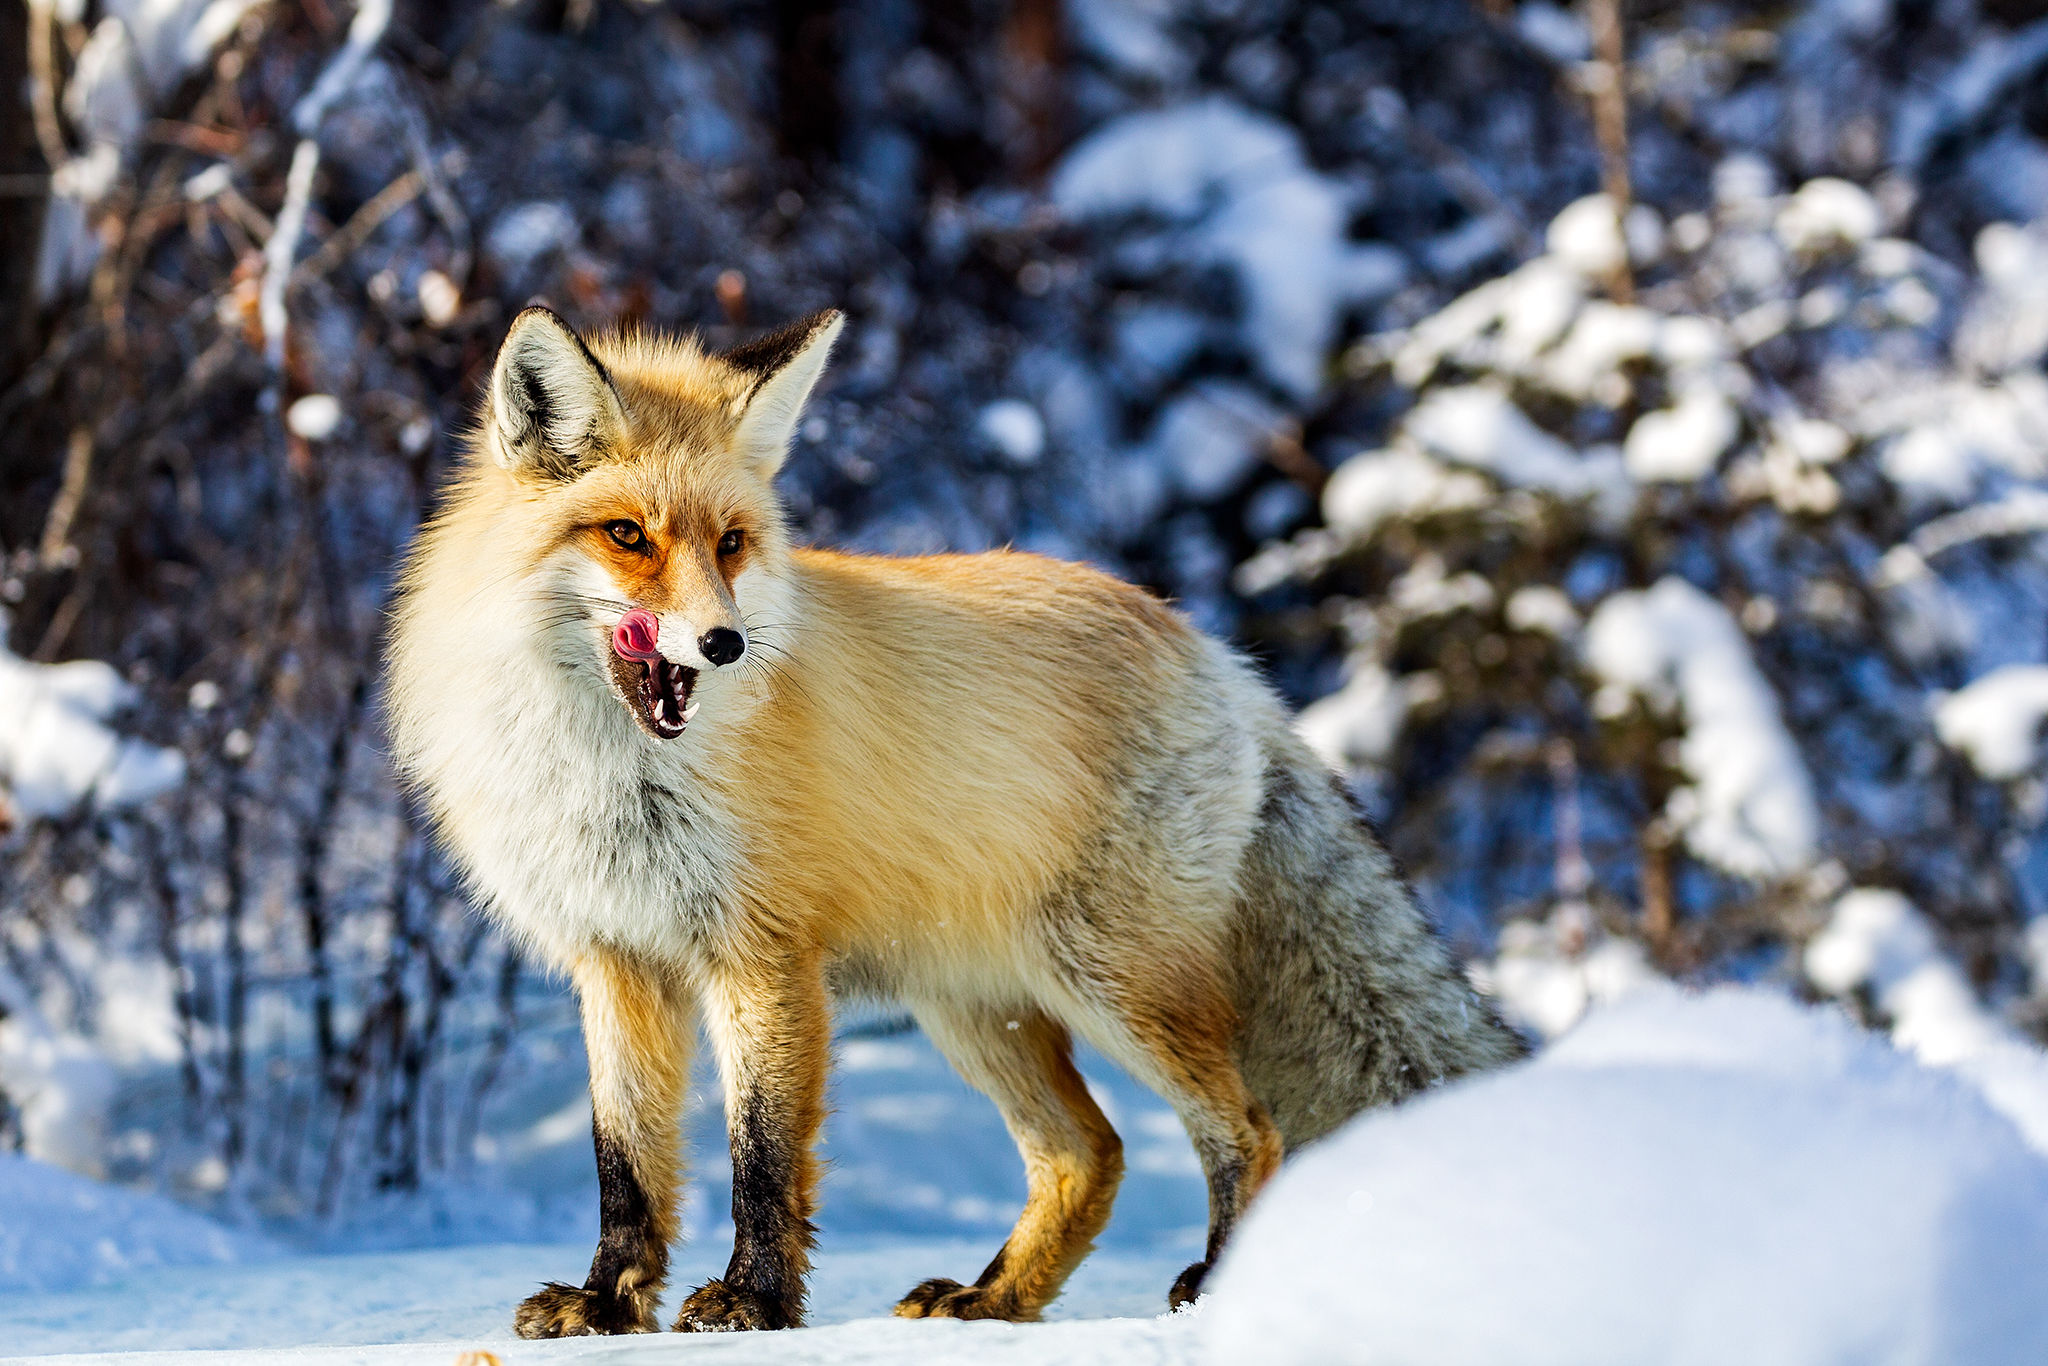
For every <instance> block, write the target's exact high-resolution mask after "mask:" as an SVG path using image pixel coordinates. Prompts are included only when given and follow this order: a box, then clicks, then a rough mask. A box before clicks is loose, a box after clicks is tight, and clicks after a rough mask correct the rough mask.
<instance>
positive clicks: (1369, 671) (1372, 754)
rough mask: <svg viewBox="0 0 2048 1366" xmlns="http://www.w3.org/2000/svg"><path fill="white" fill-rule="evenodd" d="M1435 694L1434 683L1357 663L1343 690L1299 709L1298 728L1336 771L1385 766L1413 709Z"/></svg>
mask: <svg viewBox="0 0 2048 1366" xmlns="http://www.w3.org/2000/svg"><path fill="white" fill-rule="evenodd" d="M1434 690H1435V689H1434V688H1433V687H1432V686H1431V682H1430V681H1425V680H1421V679H1414V678H1396V677H1394V675H1392V674H1391V673H1389V672H1387V670H1386V669H1384V668H1382V667H1381V666H1380V665H1379V664H1377V663H1375V662H1373V661H1371V660H1367V659H1359V660H1357V661H1355V662H1354V663H1353V665H1352V668H1351V674H1350V677H1349V678H1347V679H1346V680H1345V682H1344V686H1343V687H1341V688H1339V689H1337V691H1335V692H1333V693H1331V694H1330V695H1329V696H1327V697H1321V698H1318V699H1316V700H1315V701H1314V702H1311V703H1309V704H1308V705H1307V706H1306V707H1303V708H1302V709H1301V713H1300V715H1298V716H1297V717H1295V721H1294V728H1295V730H1296V732H1298V733H1299V734H1300V736H1301V738H1302V739H1303V740H1305V741H1307V742H1308V747H1309V748H1310V749H1312V750H1314V751H1315V752H1316V754H1317V755H1318V756H1320V757H1321V758H1322V760H1323V762H1324V763H1326V764H1328V765H1330V767H1332V768H1335V769H1340V770H1341V769H1345V768H1349V767H1350V766H1352V765H1354V764H1384V763H1386V762H1387V761H1388V760H1389V759H1391V758H1392V757H1393V754H1394V746H1395V744H1396V743H1397V742H1398V741H1399V740H1400V738H1401V727H1402V726H1403V725H1404V724H1406V723H1407V720H1408V711H1409V708H1410V707H1412V706H1413V705H1415V703H1416V702H1417V701H1419V700H1422V699H1423V697H1425V696H1426V695H1427V694H1429V693H1431V692H1433V691H1434Z"/></svg>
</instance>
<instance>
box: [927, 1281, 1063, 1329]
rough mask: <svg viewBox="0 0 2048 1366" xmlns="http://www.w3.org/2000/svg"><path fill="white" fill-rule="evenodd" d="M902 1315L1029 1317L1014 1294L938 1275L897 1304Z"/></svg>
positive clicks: (949, 1317)
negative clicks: (962, 1282) (1019, 1305)
mask: <svg viewBox="0 0 2048 1366" xmlns="http://www.w3.org/2000/svg"><path fill="white" fill-rule="evenodd" d="M896 1317H897V1318H899V1319H1010V1320H1012V1321H1015V1320H1019V1319H1027V1318H1031V1317H1033V1316H1032V1315H1029V1314H1026V1313H1024V1312H1022V1311H1021V1310H1020V1309H1019V1308H1018V1306H1017V1302H1016V1300H1015V1299H1014V1297H1012V1296H1009V1295H1004V1294H998V1293H997V1292H995V1291H992V1290H990V1289H988V1288H986V1287H984V1286H979V1285H962V1284H960V1282H958V1281H949V1280H947V1279H946V1278H945V1277H943V1276H935V1277H933V1278H932V1279H931V1280H928V1281H925V1282H923V1283H922V1284H920V1285H919V1286H918V1287H917V1288H916V1289H914V1290H912V1291H911V1292H910V1293H909V1294H908V1295H905V1296H904V1297H903V1298H902V1299H901V1300H899V1301H897V1304H896Z"/></svg>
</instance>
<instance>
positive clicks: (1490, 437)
mask: <svg viewBox="0 0 2048 1366" xmlns="http://www.w3.org/2000/svg"><path fill="white" fill-rule="evenodd" d="M1405 431H1406V432H1407V434H1408V435H1409V436H1410V437H1412V438H1413V439H1414V440H1416V441H1417V442H1419V443H1421V444H1422V445H1423V446H1424V447H1426V448H1428V449H1429V450H1431V451H1433V452H1435V453H1436V454H1437V455H1440V456H1442V457H1443V458H1444V459H1446V460H1450V461H1452V462H1454V463H1456V464H1461V465H1469V466H1472V467H1474V468H1476V469H1481V470H1485V471H1486V472H1487V473H1489V474H1491V475H1493V476H1494V478H1496V479H1498V480H1499V481H1500V482H1501V483H1502V484H1505V485H1506V486H1508V487H1509V488H1523V489H1538V490H1544V491H1547V492H1551V493H1554V494H1557V495H1558V496H1559V497H1562V498H1567V499H1581V498H1594V499H1603V500H1614V501H1619V502H1624V503H1625V502H1626V500H1628V499H1629V498H1630V497H1632V496H1633V494H1634V489H1633V487H1632V486H1631V485H1630V484H1629V482H1628V477H1627V475H1626V474H1624V473H1623V472H1622V469H1621V462H1620V460H1619V459H1617V458H1615V456H1614V455H1613V453H1612V452H1611V451H1605V450H1598V449H1596V450H1592V451H1588V452H1586V453H1585V454H1583V455H1581V454H1580V453H1579V452H1578V451H1575V450H1573V449H1572V447H1570V446H1569V445H1567V444H1565V443H1564V442H1563V441H1560V440H1559V439H1558V438H1556V437H1554V436H1552V435H1551V434H1550V433H1549V432H1546V431H1544V430H1543V429H1542V428H1541V427H1539V426H1537V425H1536V424H1535V423H1534V422H1532V421H1530V420H1529V418H1528V416H1527V415H1526V414H1525V413H1523V412H1522V410H1521V409H1520V408H1519V407H1517V406H1516V404H1515V401H1514V400H1513V399H1511V398H1509V397H1508V396H1507V395H1506V394H1505V393H1502V392H1501V391H1500V390H1499V389H1497V388H1495V387H1493V386H1492V385H1484V384H1469V385H1459V386H1456V387H1452V388H1447V389H1435V390H1432V391H1431V392H1430V393H1429V395H1428V396H1427V397H1425V398H1424V399H1423V400H1422V402H1420V403H1418V404H1417V405H1416V406H1415V409H1414V411H1413V412H1411V413H1409V415H1408V420H1407V423H1406V426H1405Z"/></svg>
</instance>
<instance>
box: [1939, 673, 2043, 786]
mask: <svg viewBox="0 0 2048 1366" xmlns="http://www.w3.org/2000/svg"><path fill="white" fill-rule="evenodd" d="M2043 721H2048V665H2043V664H2007V665H2005V666H2003V667H2002V668H1997V669H1993V670H1992V671H1991V672H1990V673H1987V674H1985V675H1984V676H1983V677H1982V678H1979V679H1977V680H1975V681H1974V682H1972V683H1970V684H1969V685H1968V686H1966V687H1963V688H1959V689H1957V690H1956V691H1955V692H1952V693H1950V694H1948V695H1947V696H1946V697H1943V698H1941V699H1940V700H1939V701H1937V702H1936V703H1935V707H1934V729H1935V732H1936V733H1937V734H1939V735H1940V736H1941V740H1942V743H1943V744H1945V745H1947V746H1948V747H1949V748H1950V749H1953V750H1959V751H1961V752H1962V753H1963V754H1964V755H1966V756H1968V758H1969V760H1970V763H1971V764H1972V765H1974V766H1975V768H1976V770H1977V771H1978V772H1979V773H1981V774H1983V775H1984V776H1985V777H1987V778H1993V779H1997V780H2000V781H2009V780H2011V779H2014V778H2019V777H2023V776H2024V775H2025V774H2027V773H2028V772H2029V771H2030V770H2032V769H2033V767H2034V765H2035V763H2036V762H2037V760H2038V759H2039V757H2040V741H2041V725H2042V722H2043Z"/></svg>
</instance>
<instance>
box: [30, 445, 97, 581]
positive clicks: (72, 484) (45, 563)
mask: <svg viewBox="0 0 2048 1366" xmlns="http://www.w3.org/2000/svg"><path fill="white" fill-rule="evenodd" d="M91 474H92V429H91V428H90V427H86V426H84V425H83V424H81V425H79V426H76V427H73V428H72V429H71V441H70V443H69V444H68V445H67V446H66V447H65V450H64V480H63V482H62V483H61V484H59V485H58V486H57V496H56V498H55V499H54V500H52V502H51V503H50V514H49V516H48V517H46V518H45V519H44V520H43V539H42V542H41V544H40V545H39V546H38V547H37V550H36V558H37V559H38V560H40V561H41V562H42V567H43V568H44V569H46V570H47V569H59V568H63V567H64V564H65V561H66V560H67V559H69V558H70V557H69V556H67V554H66V552H67V551H68V550H69V548H70V545H71V524H72V523H73V522H75V521H77V520H78V508H79V505H80V504H81V503H83V502H84V501H85V485H86V480H87V479H88V478H89V477H90V476H91Z"/></svg>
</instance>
